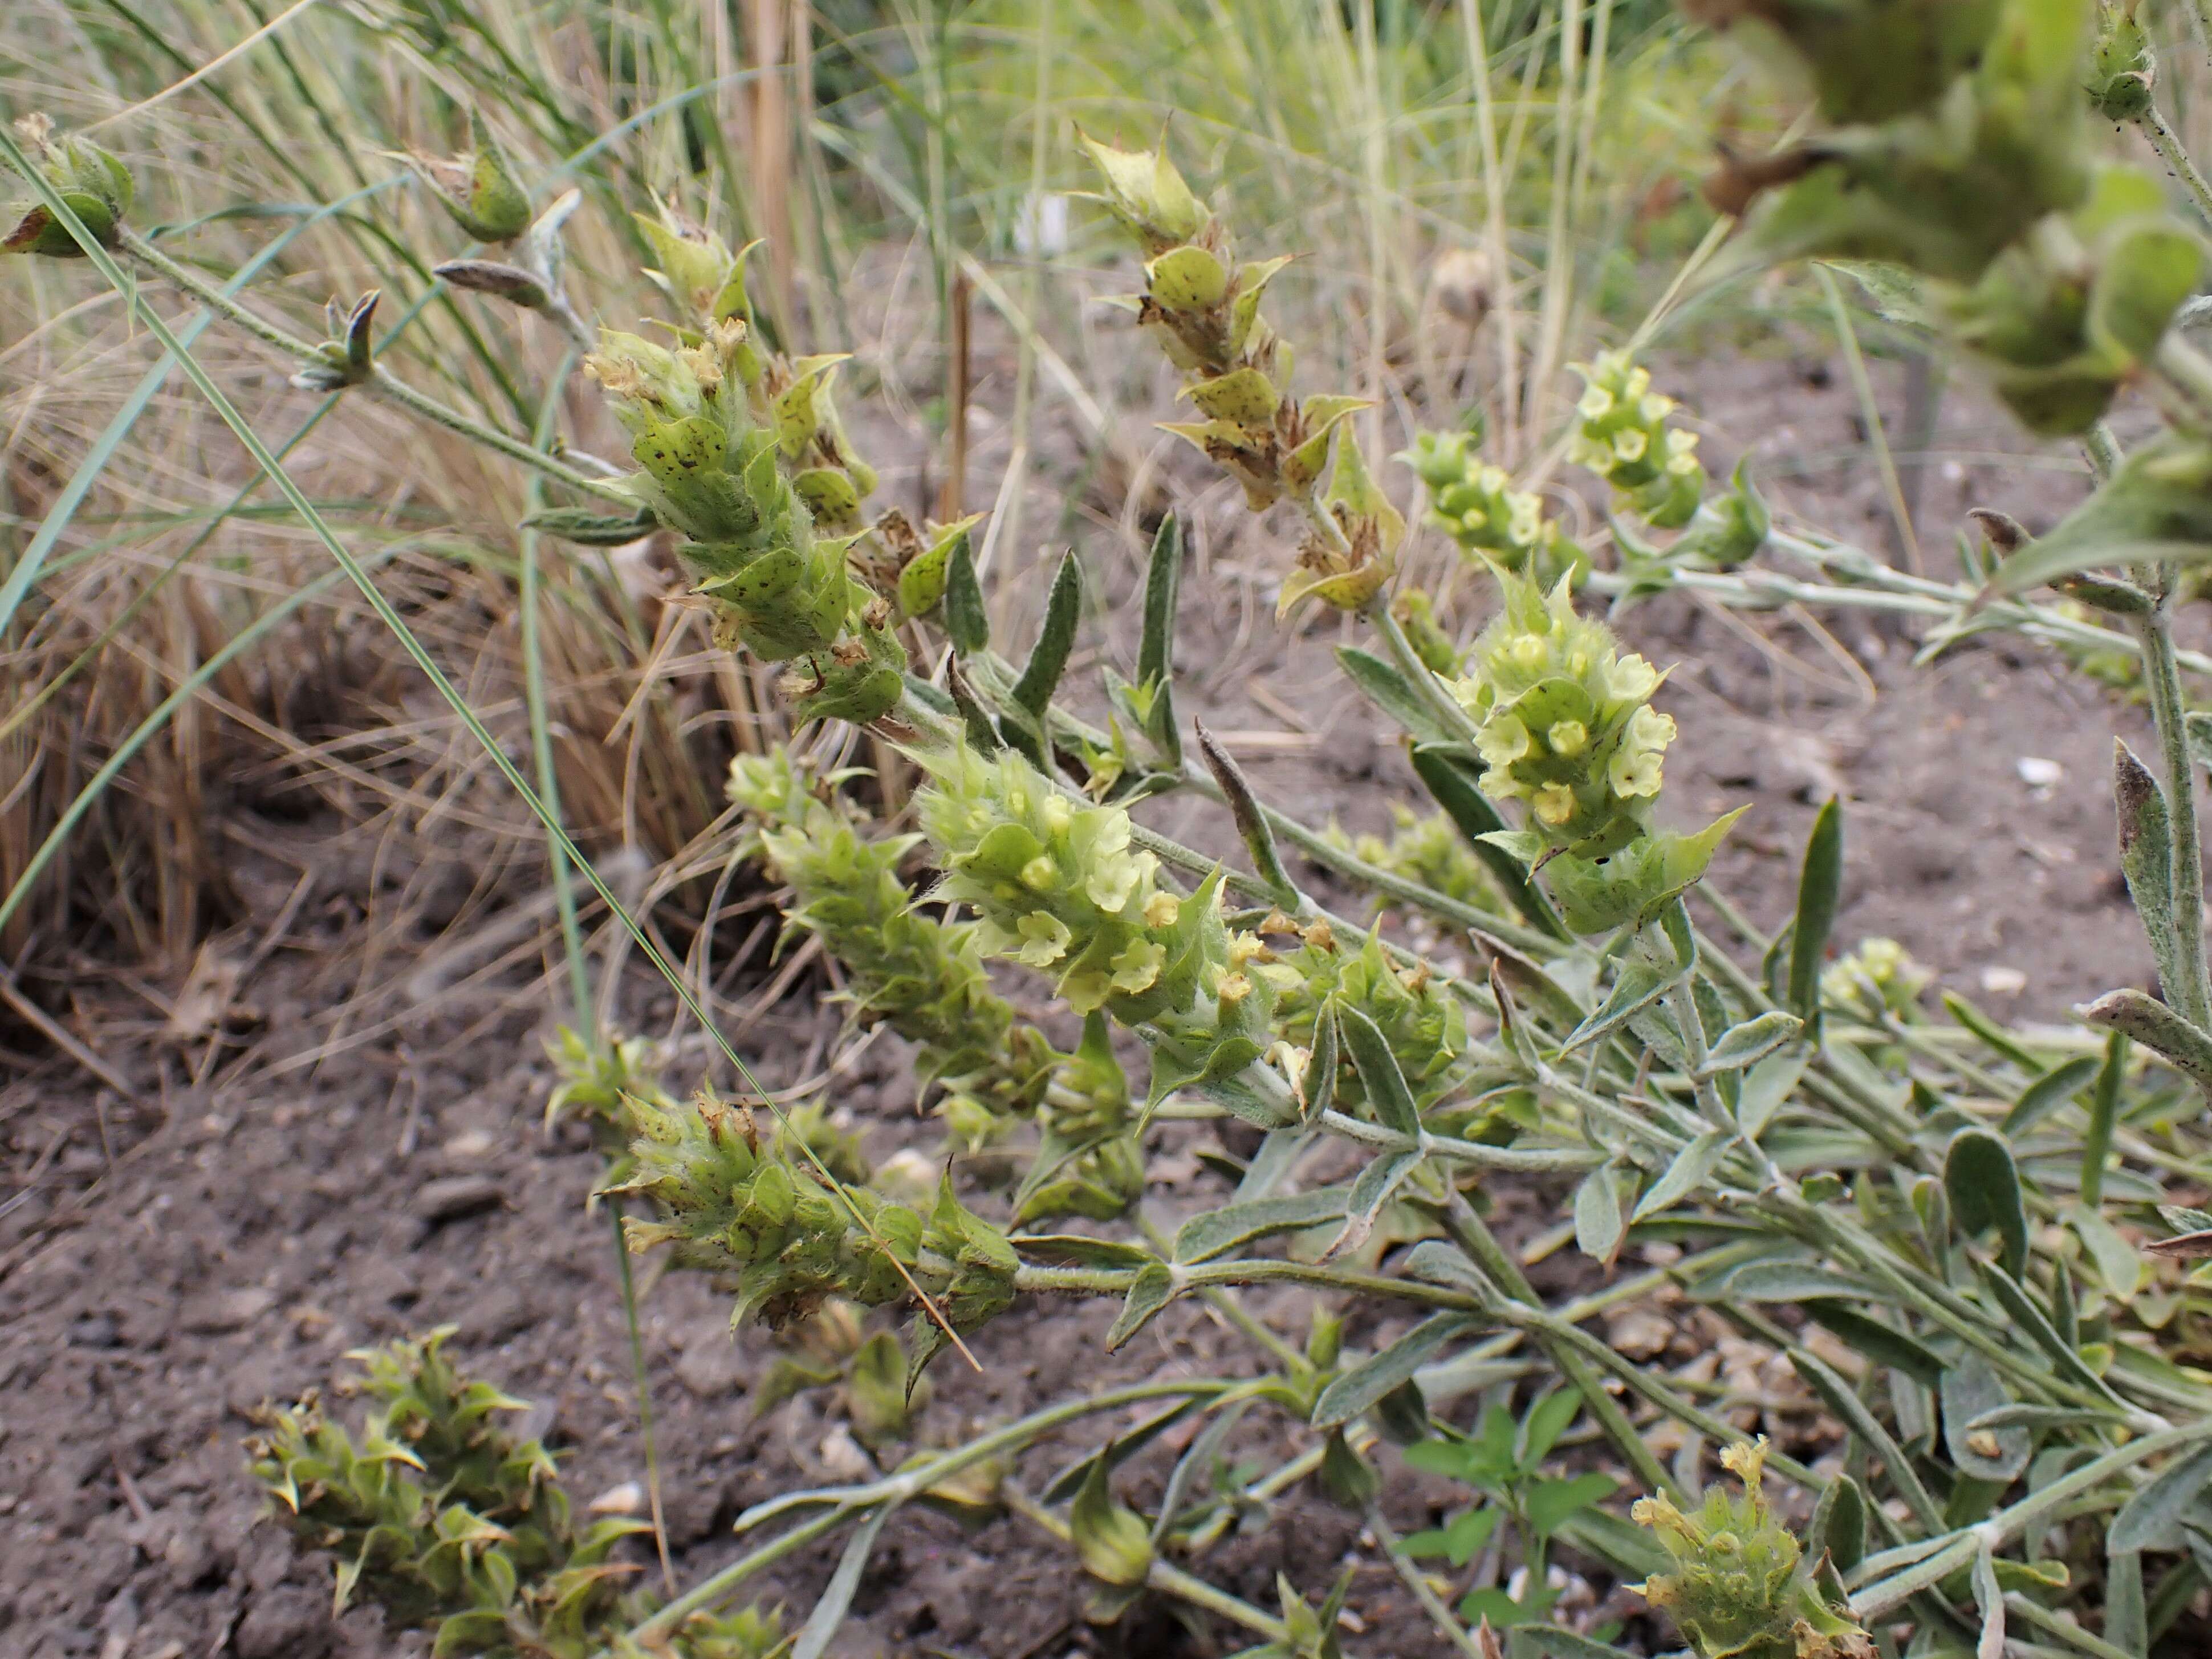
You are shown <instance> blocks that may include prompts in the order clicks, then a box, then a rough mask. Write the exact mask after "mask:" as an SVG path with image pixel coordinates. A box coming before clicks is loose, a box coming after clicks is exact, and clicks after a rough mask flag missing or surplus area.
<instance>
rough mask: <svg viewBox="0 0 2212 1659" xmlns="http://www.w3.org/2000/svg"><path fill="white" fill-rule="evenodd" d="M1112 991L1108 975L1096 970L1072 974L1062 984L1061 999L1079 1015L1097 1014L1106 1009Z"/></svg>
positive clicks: (1086, 969) (1084, 970)
mask: <svg viewBox="0 0 2212 1659" xmlns="http://www.w3.org/2000/svg"><path fill="white" fill-rule="evenodd" d="M1112 990H1113V986H1112V985H1111V983H1110V982H1109V981H1108V980H1107V977H1106V975H1103V974H1102V973H1100V972H1099V971H1098V970H1097V969H1095V968H1085V969H1083V970H1082V971H1081V972H1079V973H1073V974H1070V975H1068V976H1067V977H1066V979H1064V980H1062V981H1060V996H1061V998H1062V999H1063V1000H1065V1001H1066V1004H1067V1006H1069V1007H1071V1008H1073V1009H1074V1010H1075V1012H1077V1013H1079V1014H1089V1013H1095V1012H1097V1011H1098V1010H1099V1009H1101V1008H1103V1007H1104V1006H1106V999H1107V996H1108V995H1109V994H1110V993H1111V991H1112Z"/></svg>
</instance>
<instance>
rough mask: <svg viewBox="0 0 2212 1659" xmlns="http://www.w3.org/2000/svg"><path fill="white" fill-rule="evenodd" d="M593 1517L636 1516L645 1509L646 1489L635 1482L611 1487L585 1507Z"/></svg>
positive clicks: (627, 1481) (624, 1482) (625, 1482)
mask: <svg viewBox="0 0 2212 1659" xmlns="http://www.w3.org/2000/svg"><path fill="white" fill-rule="evenodd" d="M584 1507H585V1508H586V1509H587V1510H590V1511H591V1512H592V1514H593V1515H635V1514H636V1513H637V1512H638V1511H639V1510H641V1509H643V1508H644V1507H645V1488H644V1487H642V1486H639V1485H638V1484H637V1482H636V1481H635V1480H625V1481H623V1483H622V1485H620V1486H609V1487H608V1488H607V1489H606V1490H605V1492H601V1493H600V1494H599V1496H598V1497H597V1498H593V1499H592V1501H591V1502H590V1503H589V1504H586V1505H585V1506H584Z"/></svg>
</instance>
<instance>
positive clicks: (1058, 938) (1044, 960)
mask: <svg viewBox="0 0 2212 1659" xmlns="http://www.w3.org/2000/svg"><path fill="white" fill-rule="evenodd" d="M1014 931H1015V932H1016V933H1018V934H1019V935H1020V936H1021V939H1022V945H1021V948H1020V949H1019V950H1018V951H1015V952H1014V955H1015V956H1016V957H1018V958H1019V959H1020V960H1022V961H1023V962H1025V963H1028V964H1029V965H1030V967H1032V968H1049V967H1050V966H1051V965H1052V964H1053V963H1055V962H1058V961H1059V960H1060V957H1063V956H1065V955H1066V953H1067V941H1068V939H1069V938H1070V937H1071V936H1070V934H1069V933H1068V931H1067V924H1066V922H1064V921H1061V920H1060V918H1059V917H1058V916H1055V915H1052V914H1050V913H1049V912H1048V911H1043V910H1039V911H1036V912H1035V913H1034V914H1032V915H1026V916H1024V917H1023V918H1022V919H1021V920H1020V921H1018V922H1016V923H1015V924H1014Z"/></svg>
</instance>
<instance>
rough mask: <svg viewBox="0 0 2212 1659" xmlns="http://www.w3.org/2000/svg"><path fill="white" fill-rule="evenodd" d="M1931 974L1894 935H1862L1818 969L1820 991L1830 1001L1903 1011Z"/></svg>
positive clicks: (1924, 988) (1927, 981) (1890, 1010)
mask: <svg viewBox="0 0 2212 1659" xmlns="http://www.w3.org/2000/svg"><path fill="white" fill-rule="evenodd" d="M1934 978H1935V975H1934V974H1933V973H1931V972H1930V971H1929V969H1927V968H1926V967H1924V966H1923V965H1922V964H1921V963H1918V962H1916V961H1915V960H1913V958H1912V957H1911V954H1910V953H1909V952H1908V951H1906V950H1905V947H1904V946H1903V945H1899V943H1898V942H1897V941H1896V940H1895V939H1861V940H1860V941H1859V943H1858V946H1857V949H1856V950H1853V951H1850V952H1849V953H1848V954H1847V955H1844V956H1843V957H1838V958H1837V959H1836V960H1835V961H1834V962H1832V963H1829V964H1828V966H1827V967H1826V968H1825V969H1822V970H1821V973H1820V994H1821V995H1822V996H1823V997H1825V998H1826V999H1827V1000H1829V1001H1831V1002H1840V1003H1844V1004H1845V1005H1846V1006H1849V1005H1851V1004H1857V1005H1858V1006H1863V1007H1866V1008H1869V1009H1879V1010H1886V1011H1887V1012H1890V1013H1902V1012H1905V1010H1906V1009H1907V1008H1910V1007H1911V1006H1912V1005H1913V1004H1914V1003H1916V1002H1917V1001H1919V1000H1920V994H1921V993H1922V992H1923V991H1925V990H1926V989H1927V988H1928V987H1929V982H1930V981H1932V980H1933V979H1934Z"/></svg>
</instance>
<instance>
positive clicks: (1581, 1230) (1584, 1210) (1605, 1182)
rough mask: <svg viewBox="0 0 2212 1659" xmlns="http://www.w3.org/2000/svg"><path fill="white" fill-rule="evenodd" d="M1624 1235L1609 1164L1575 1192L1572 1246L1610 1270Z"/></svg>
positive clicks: (1613, 1172)
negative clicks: (1573, 1240) (1573, 1243)
mask: <svg viewBox="0 0 2212 1659" xmlns="http://www.w3.org/2000/svg"><path fill="white" fill-rule="evenodd" d="M1627 1231H1628V1218H1627V1217H1626V1214H1625V1213H1624V1212H1622V1210H1621V1207H1620V1176H1619V1175H1618V1173H1617V1172H1616V1170H1614V1167H1613V1165H1612V1164H1599V1165H1598V1166H1597V1168H1596V1169H1595V1170H1591V1171H1590V1172H1589V1174H1588V1175H1586V1176H1583V1179H1582V1184H1581V1185H1580V1186H1579V1187H1577V1188H1575V1243H1576V1244H1577V1246H1578V1247H1580V1249H1581V1250H1582V1253H1583V1255H1586V1256H1588V1257H1589V1258H1590V1259H1591V1260H1592V1261H1601V1262H1603V1263H1604V1264H1605V1265H1606V1266H1607V1267H1611V1266H1612V1265H1613V1255H1614V1254H1615V1253H1616V1252H1617V1251H1618V1250H1619V1249H1620V1241H1621V1239H1622V1238H1623V1237H1625V1236H1626V1233H1627Z"/></svg>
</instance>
